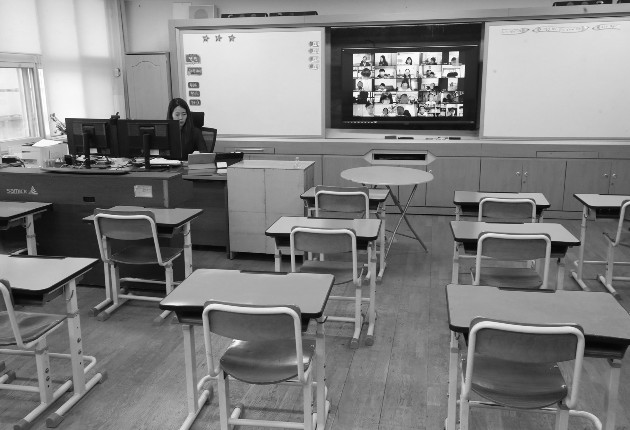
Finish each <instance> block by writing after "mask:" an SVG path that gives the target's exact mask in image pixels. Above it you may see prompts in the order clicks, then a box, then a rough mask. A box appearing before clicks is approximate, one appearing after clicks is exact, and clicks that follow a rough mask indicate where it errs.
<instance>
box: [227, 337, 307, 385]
mask: <svg viewBox="0 0 630 430" xmlns="http://www.w3.org/2000/svg"><path fill="white" fill-rule="evenodd" d="M302 350H303V362H304V370H305V371H306V370H307V369H308V366H309V365H310V363H311V360H312V358H313V356H314V355H315V341H314V340H312V339H303V340H302ZM296 360H297V357H296V354H295V340H293V339H291V340H281V341H276V342H271V341H264V342H263V341H260V342H258V341H257V342H251V341H240V340H235V341H233V342H232V344H231V345H230V346H229V347H228V348H227V350H226V351H225V353H224V354H223V356H222V357H221V368H222V369H223V370H224V371H225V373H227V374H228V375H230V376H232V377H233V378H236V379H238V380H240V381H243V382H247V383H250V384H277V383H278V382H282V381H286V380H288V379H292V378H295V377H296V376H297V362H296Z"/></svg>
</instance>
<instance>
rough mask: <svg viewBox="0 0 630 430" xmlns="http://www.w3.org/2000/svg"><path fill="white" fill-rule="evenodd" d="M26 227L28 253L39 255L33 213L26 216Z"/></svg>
mask: <svg viewBox="0 0 630 430" xmlns="http://www.w3.org/2000/svg"><path fill="white" fill-rule="evenodd" d="M24 228H26V249H27V251H28V255H37V239H36V238H35V221H34V217H33V214H30V215H26V216H25V217H24Z"/></svg>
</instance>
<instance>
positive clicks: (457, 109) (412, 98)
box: [342, 46, 478, 128]
mask: <svg viewBox="0 0 630 430" xmlns="http://www.w3.org/2000/svg"><path fill="white" fill-rule="evenodd" d="M342 55H343V56H342V61H343V80H344V82H343V98H344V101H346V103H344V112H343V122H344V124H345V125H346V126H350V127H352V126H353V125H357V126H361V125H373V124H377V125H390V126H392V125H393V126H412V127H420V128H424V127H430V126H432V125H440V124H441V125H447V124H448V125H452V126H455V125H460V126H468V127H470V128H474V127H475V125H476V121H475V118H476V114H477V73H476V70H475V68H476V67H477V65H478V62H477V57H476V56H477V55H478V50H477V47H474V46H418V47H405V48H395V47H388V48H385V47H383V48H379V49H375V50H365V49H345V50H344V51H343V54H342ZM467 66H469V67H467ZM467 69H472V70H470V72H469V73H467V72H468V70H467ZM350 100H351V101H352V103H351V104H350V103H349V102H348V101H350Z"/></svg>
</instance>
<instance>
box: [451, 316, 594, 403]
mask: <svg viewBox="0 0 630 430" xmlns="http://www.w3.org/2000/svg"><path fill="white" fill-rule="evenodd" d="M477 355H484V356H490V357H495V358H500V359H502V360H507V361H513V362H516V363H538V364H542V363H550V364H551V363H554V364H555V363H557V362H563V361H570V360H575V363H574V371H573V383H572V389H571V392H570V395H569V400H568V401H567V405H568V406H569V407H572V406H573V405H574V403H575V401H576V400H577V392H578V388H579V383H580V376H581V369H582V360H583V357H584V331H583V329H582V327H580V326H579V325H578V324H540V325H531V324H521V323H517V322H509V321H498V320H492V319H488V318H475V319H473V320H472V321H471V323H470V333H469V336H468V354H467V363H466V366H467V367H466V375H467V377H466V381H465V384H464V388H463V389H464V390H465V391H466V392H470V384H471V379H472V377H471V375H472V374H473V372H474V361H475V356H477ZM518 389H519V388H518V387H515V390H518Z"/></svg>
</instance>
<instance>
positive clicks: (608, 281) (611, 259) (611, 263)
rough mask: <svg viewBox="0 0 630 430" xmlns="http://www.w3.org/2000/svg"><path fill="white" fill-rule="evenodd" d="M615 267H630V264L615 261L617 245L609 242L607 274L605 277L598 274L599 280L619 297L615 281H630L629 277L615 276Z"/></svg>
mask: <svg viewBox="0 0 630 430" xmlns="http://www.w3.org/2000/svg"><path fill="white" fill-rule="evenodd" d="M615 265H617V266H630V262H627V261H615V245H614V244H613V243H612V242H611V241H610V239H609V241H608V249H607V252H606V272H605V274H604V275H601V274H598V275H597V279H598V280H599V281H600V282H601V283H602V284H603V285H604V287H606V289H607V290H608V291H610V292H611V293H612V294H614V295H615V296H618V295H619V293H617V290H615V288H614V287H613V285H612V283H613V281H630V277H629V276H614V274H613V273H614V269H615Z"/></svg>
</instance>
